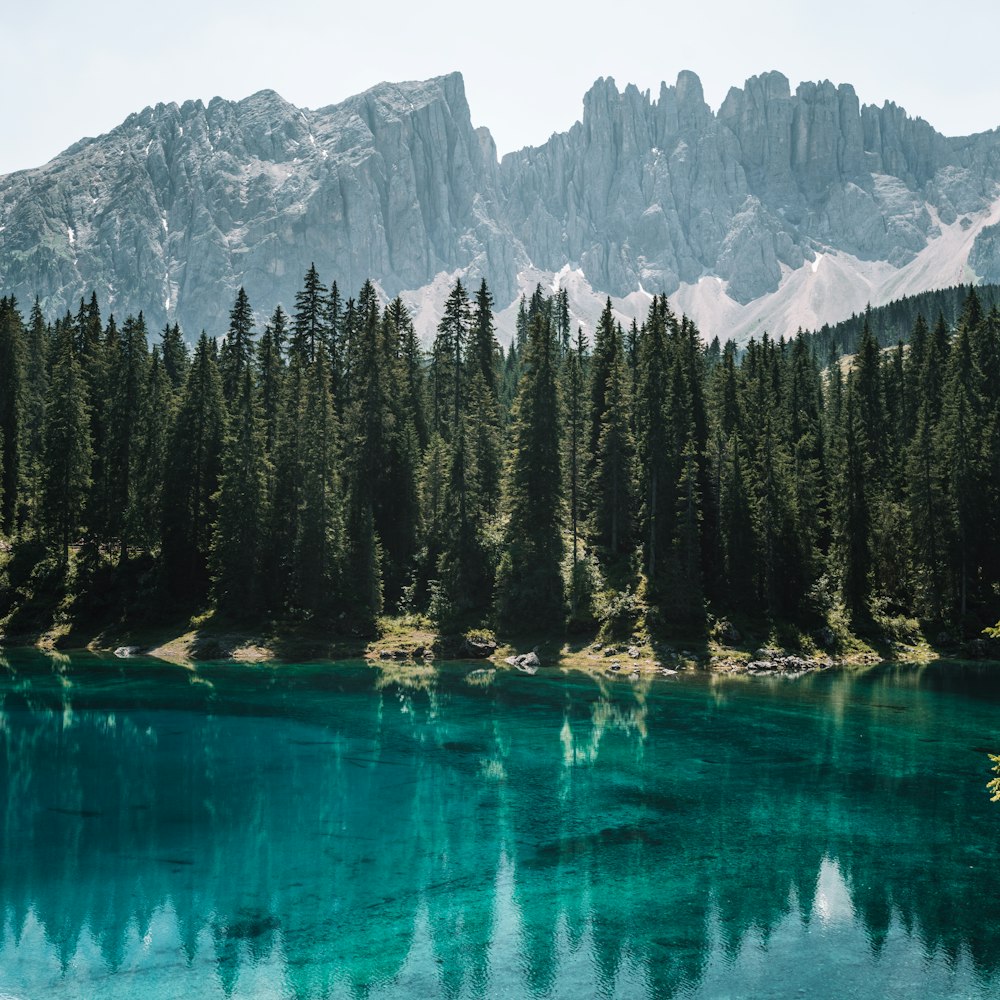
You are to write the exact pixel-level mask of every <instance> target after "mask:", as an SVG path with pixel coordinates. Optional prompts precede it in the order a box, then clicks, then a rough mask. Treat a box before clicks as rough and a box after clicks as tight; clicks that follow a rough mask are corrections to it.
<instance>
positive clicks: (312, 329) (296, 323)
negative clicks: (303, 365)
mask: <svg viewBox="0 0 1000 1000" xmlns="http://www.w3.org/2000/svg"><path fill="white" fill-rule="evenodd" d="M329 315H330V311H329V303H328V302H327V292H326V288H325V287H324V286H323V283H322V282H321V281H320V279H319V273H318V272H317V270H316V265H315V264H310V265H309V270H308V271H306V276H305V278H304V279H303V281H302V289H301V291H298V292H296V293H295V316H294V318H293V320H292V343H291V351H292V353H297V354H301V355H302V356H303V357H304V358H305V359H306V360H307V361H312V360H313V359H314V358H315V357H316V345H317V344H318V343H319V341H321V340H326V339H327V338H328V329H327V326H326V322H327V319H328V317H329Z"/></svg>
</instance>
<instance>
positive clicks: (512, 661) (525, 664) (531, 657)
mask: <svg viewBox="0 0 1000 1000" xmlns="http://www.w3.org/2000/svg"><path fill="white" fill-rule="evenodd" d="M504 663H507V664H508V665H509V666H512V667H517V669H518V670H520V671H522V672H524V673H526V674H534V673H537V672H538V668H539V667H540V666H541V665H542V664H541V661H540V660H539V659H538V654H537V653H536V652H535V651H534V650H532V651H531V652H530V653H521V655H520V656H508V657H507V658H506V659H505V660H504Z"/></svg>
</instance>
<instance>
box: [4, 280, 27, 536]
mask: <svg viewBox="0 0 1000 1000" xmlns="http://www.w3.org/2000/svg"><path fill="white" fill-rule="evenodd" d="M25 376H26V372H25V331H24V322H23V320H22V319H21V314H20V312H19V311H18V308H17V302H16V301H15V300H14V299H13V297H11V298H3V299H0V440H2V446H3V454H2V456H0V470H2V481H0V532H2V533H4V534H7V535H12V534H14V533H15V532H16V531H17V529H18V527H19V525H18V521H19V507H20V505H21V503H22V501H23V497H22V496H21V489H22V485H23V482H24V476H25V471H26V470H25V462H24V454H23V450H24V447H25V418H26V413H25V406H26V403H27V399H26V395H27V394H26V386H25Z"/></svg>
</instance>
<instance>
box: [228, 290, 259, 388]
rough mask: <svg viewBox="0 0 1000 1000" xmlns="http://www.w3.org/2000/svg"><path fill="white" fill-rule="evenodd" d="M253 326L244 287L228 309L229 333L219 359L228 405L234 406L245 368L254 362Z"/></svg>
mask: <svg viewBox="0 0 1000 1000" xmlns="http://www.w3.org/2000/svg"><path fill="white" fill-rule="evenodd" d="M253 329H254V319H253V309H251V308H250V300H249V298H248V297H247V293H246V290H245V289H244V288H243V287H242V286H241V287H240V290H239V291H238V292H237V293H236V301H235V302H234V303H233V308H232V309H231V310H230V312H229V332H228V333H227V334H226V339H225V341H224V342H223V346H222V354H221V356H220V359H219V374H220V375H221V377H222V397H223V399H225V401H226V405H227V406H232V404H233V401H234V400H235V399H236V394H237V392H239V391H241V389H242V385H243V372H244V370H246V369H247V368H249V367H250V366H251V365H252V364H253V356H254V344H253Z"/></svg>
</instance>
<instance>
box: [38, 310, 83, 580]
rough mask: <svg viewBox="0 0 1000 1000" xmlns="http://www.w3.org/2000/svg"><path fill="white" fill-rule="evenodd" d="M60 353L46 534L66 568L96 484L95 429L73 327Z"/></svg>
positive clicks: (49, 445)
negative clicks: (92, 484)
mask: <svg viewBox="0 0 1000 1000" xmlns="http://www.w3.org/2000/svg"><path fill="white" fill-rule="evenodd" d="M54 355H55V356H54V358H53V364H52V377H51V396H50V399H51V404H50V405H49V407H48V412H47V413H46V423H45V452H44V473H43V479H42V491H41V492H42V505H41V513H42V525H43V530H42V534H43V536H44V538H45V540H46V544H47V546H48V548H49V549H50V551H52V552H54V553H56V555H57V556H58V557H59V560H60V562H61V563H62V564H63V565H65V564H66V562H67V560H68V558H69V547H70V544H71V543H73V542H74V541H75V540H76V538H77V536H78V533H79V530H80V527H81V525H82V520H83V510H84V504H85V502H86V498H87V490H88V487H89V486H90V462H91V450H90V427H89V419H88V418H89V414H88V413H87V403H86V395H85V391H84V381H83V376H82V373H81V371H80V363H79V361H78V360H77V357H76V351H75V349H74V346H73V336H72V331H71V330H70V328H69V327H67V326H64V327H63V328H62V330H61V331H60V333H59V338H58V340H57V342H56V344H55V346H54Z"/></svg>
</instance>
